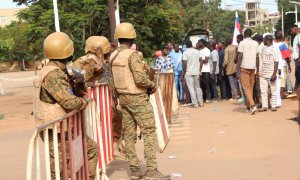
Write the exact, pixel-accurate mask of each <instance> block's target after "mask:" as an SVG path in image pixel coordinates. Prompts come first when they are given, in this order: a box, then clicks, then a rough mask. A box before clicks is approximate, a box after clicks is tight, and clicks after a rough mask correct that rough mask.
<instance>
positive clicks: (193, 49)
mask: <svg viewBox="0 0 300 180" xmlns="http://www.w3.org/2000/svg"><path fill="white" fill-rule="evenodd" d="M291 34H292V36H293V37H294V36H295V37H296V38H294V41H293V43H290V42H289V39H288V38H285V37H284V35H283V34H282V32H281V31H276V32H275V33H274V34H268V33H266V34H263V35H259V34H252V30H250V29H246V30H245V31H244V32H243V34H239V35H238V36H237V37H236V41H237V43H236V44H235V43H233V42H232V39H229V40H226V41H225V42H223V41H219V42H218V41H216V40H215V39H212V40H210V41H209V42H207V41H206V40H205V39H200V40H199V41H198V42H197V43H196V45H194V46H193V44H192V41H190V40H188V41H187V42H186V43H185V45H186V47H185V48H184V49H183V48H181V47H180V46H179V45H178V44H174V46H173V45H172V43H168V44H167V45H165V46H163V47H162V48H161V51H157V52H156V54H155V56H156V59H155V62H156V63H155V64H156V65H155V68H156V70H157V71H158V72H160V73H164V72H170V71H172V72H174V80H175V85H176V89H177V95H178V100H179V102H181V103H182V106H185V107H192V108H197V107H203V106H204V103H210V102H212V101H213V102H216V101H222V100H229V101H237V102H239V103H241V104H245V107H246V111H247V112H248V113H249V114H251V115H254V114H255V113H256V112H257V111H258V112H264V111H267V110H268V109H269V108H270V110H271V111H277V109H278V108H280V107H281V106H282V101H281V99H282V98H288V97H292V96H295V95H294V94H293V92H294V90H295V88H297V84H298V82H299V81H300V75H299V74H300V71H299V68H298V56H299V45H298V44H299V37H298V27H297V26H296V25H294V26H292V27H291ZM290 44H294V46H293V50H292V49H291V48H290ZM292 52H293V55H292ZM291 60H295V71H296V73H295V76H296V83H295V87H294V88H293V85H292V83H291V75H290V73H291V69H292V68H291V65H290V62H291Z"/></svg>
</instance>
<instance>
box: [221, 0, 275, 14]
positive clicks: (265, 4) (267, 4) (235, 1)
mask: <svg viewBox="0 0 300 180" xmlns="http://www.w3.org/2000/svg"><path fill="white" fill-rule="evenodd" d="M247 1H254V0H222V7H225V4H227V5H232V6H234V7H243V8H244V7H245V3H244V2H247ZM260 7H261V8H262V9H268V10H269V13H274V12H278V10H277V3H276V2H275V0H260Z"/></svg>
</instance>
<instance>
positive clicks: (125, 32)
mask: <svg viewBox="0 0 300 180" xmlns="http://www.w3.org/2000/svg"><path fill="white" fill-rule="evenodd" d="M121 38H124V39H135V38H136V32H135V30H134V27H133V25H132V24H130V23H126V22H125V23H121V24H119V25H118V26H117V27H116V31H115V39H121Z"/></svg>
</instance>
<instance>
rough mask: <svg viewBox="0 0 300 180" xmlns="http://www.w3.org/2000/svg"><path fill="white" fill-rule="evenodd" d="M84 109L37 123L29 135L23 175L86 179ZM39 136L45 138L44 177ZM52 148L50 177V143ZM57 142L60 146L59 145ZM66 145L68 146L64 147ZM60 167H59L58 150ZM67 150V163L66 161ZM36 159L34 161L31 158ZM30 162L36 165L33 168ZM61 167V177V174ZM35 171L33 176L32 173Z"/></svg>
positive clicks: (58, 179)
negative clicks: (52, 165) (52, 175)
mask: <svg viewBox="0 0 300 180" xmlns="http://www.w3.org/2000/svg"><path fill="white" fill-rule="evenodd" d="M84 119H85V117H84V113H83V111H75V110H74V111H72V112H70V113H68V114H67V115H65V116H63V117H61V118H58V119H55V120H53V121H50V122H46V123H44V124H42V125H40V126H38V127H37V128H36V130H35V132H34V134H33V136H32V137H31V140H30V144H29V151H28V157H27V170H26V179H27V180H32V179H33V177H35V178H36V179H37V180H41V179H47V180H50V179H56V180H60V179H65V180H67V179H68V178H69V177H70V179H71V180H77V179H81V180H85V179H86V180H88V179H89V172H88V159H87V144H86V127H85V121H84ZM39 137H41V138H42V139H43V141H44V151H45V154H44V158H45V169H44V171H45V177H43V176H42V171H43V169H42V165H41V153H40V145H39ZM52 138H53V149H54V152H53V154H54V168H55V177H51V168H50V163H51V162H50V153H51V152H50V150H49V148H50V145H51V144H52ZM59 142H60V148H59ZM67 149H68V150H67ZM59 151H60V152H61V159H62V167H60V157H59V156H60V153H59ZM67 153H68V157H69V163H68V162H67ZM34 159H35V163H34V162H33V161H34ZM33 165H34V166H35V168H34V169H33ZM61 171H62V177H61ZM32 172H34V176H33V173H32Z"/></svg>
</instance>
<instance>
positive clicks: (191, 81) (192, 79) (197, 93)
mask: <svg viewBox="0 0 300 180" xmlns="http://www.w3.org/2000/svg"><path fill="white" fill-rule="evenodd" d="M186 46H187V48H188V49H187V50H186V51H184V53H183V64H184V68H183V77H185V80H186V83H187V86H188V89H189V92H190V96H191V99H192V103H193V106H192V107H194V108H197V107H199V106H200V107H202V106H203V94H202V89H201V88H200V81H199V74H200V73H199V72H200V51H199V50H197V49H194V48H193V45H192V41H187V42H186Z"/></svg>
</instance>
